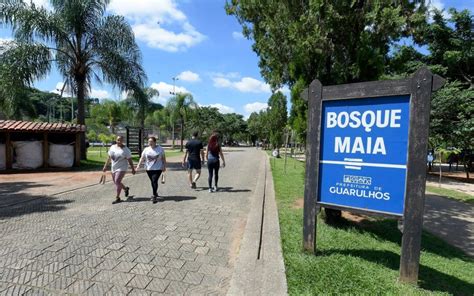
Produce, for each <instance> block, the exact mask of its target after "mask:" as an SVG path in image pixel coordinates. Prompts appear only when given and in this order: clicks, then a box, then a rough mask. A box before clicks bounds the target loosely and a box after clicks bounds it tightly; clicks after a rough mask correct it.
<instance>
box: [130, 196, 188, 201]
mask: <svg viewBox="0 0 474 296" xmlns="http://www.w3.org/2000/svg"><path fill="white" fill-rule="evenodd" d="M193 199H196V197H195V196H163V195H160V198H159V199H158V202H167V201H175V202H180V201H186V200H193ZM125 201H126V202H143V201H146V202H150V203H151V197H135V196H133V195H131V196H130V197H129V198H128V199H126V200H125Z"/></svg>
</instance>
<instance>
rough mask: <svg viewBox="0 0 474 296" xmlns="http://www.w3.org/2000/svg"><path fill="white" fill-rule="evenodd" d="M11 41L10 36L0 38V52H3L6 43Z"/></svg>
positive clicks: (5, 48)
mask: <svg viewBox="0 0 474 296" xmlns="http://www.w3.org/2000/svg"><path fill="white" fill-rule="evenodd" d="M11 41H13V39H11V38H0V53H3V52H4V51H5V50H7V48H8V47H9V46H8V43H9V42H11Z"/></svg>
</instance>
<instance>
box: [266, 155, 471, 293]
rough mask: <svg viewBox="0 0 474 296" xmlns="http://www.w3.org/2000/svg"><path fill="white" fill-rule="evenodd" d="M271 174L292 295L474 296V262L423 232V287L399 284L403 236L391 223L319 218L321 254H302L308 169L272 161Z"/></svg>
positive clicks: (295, 162)
mask: <svg viewBox="0 0 474 296" xmlns="http://www.w3.org/2000/svg"><path fill="white" fill-rule="evenodd" d="M271 164H272V172H273V179H274V183H275V192H276V199H277V204H278V213H279V220H280V229H281V240H282V248H283V256H284V261H285V267H286V276H287V281H288V292H289V294H290V295H320V294H324V295H327V294H331V295H338V294H352V295H374V294H375V295H380V294H384V295H431V294H435V295H447V294H454V295H472V294H473V291H474V260H473V259H472V258H470V257H468V256H467V255H465V254H464V253H463V252H461V251H460V250H458V249H456V248H454V247H452V246H450V245H448V244H447V243H445V242H444V241H442V240H441V239H439V238H437V237H435V236H433V235H431V234H429V233H427V232H424V233H423V237H422V252H421V260H420V272H419V285H418V286H415V285H409V284H401V283H399V282H398V281H397V278H398V268H399V263H400V249H401V248H400V246H401V233H400V232H399V231H398V229H397V222H396V221H395V220H390V219H372V218H370V219H365V220H363V221H361V222H358V223H356V222H352V221H348V220H344V222H343V223H341V225H339V226H338V227H333V226H329V225H327V224H325V223H324V222H323V220H322V219H320V218H318V225H317V255H316V256H314V255H313V254H309V253H306V252H304V251H303V250H302V245H303V243H302V237H303V209H302V208H301V206H298V202H297V201H301V199H302V198H303V192H304V164H303V163H301V162H298V161H295V160H293V159H288V165H287V174H286V175H285V174H284V172H283V171H284V170H283V166H284V160H283V159H272V160H271Z"/></svg>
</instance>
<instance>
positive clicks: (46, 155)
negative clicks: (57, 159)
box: [43, 132, 49, 168]
mask: <svg viewBox="0 0 474 296" xmlns="http://www.w3.org/2000/svg"><path fill="white" fill-rule="evenodd" d="M47 167H49V145H48V132H44V133H43V168H47Z"/></svg>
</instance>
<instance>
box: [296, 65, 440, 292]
mask: <svg viewBox="0 0 474 296" xmlns="http://www.w3.org/2000/svg"><path fill="white" fill-rule="evenodd" d="M444 82H445V80H444V79H443V78H441V77H440V76H438V75H433V74H432V73H431V71H430V70H429V69H428V68H426V67H422V68H420V69H419V70H418V71H416V72H415V74H414V75H413V76H412V77H410V78H406V79H399V80H385V81H374V82H362V83H352V84H342V85H333V86H323V85H322V84H321V82H320V81H319V80H317V79H316V80H314V81H313V82H312V83H311V84H310V86H309V88H308V89H305V90H304V91H303V93H302V94H301V96H302V97H303V98H308V128H307V137H306V138H307V141H306V143H307V149H306V172H305V189H304V209H303V247H304V249H305V250H307V251H312V252H313V253H314V252H316V231H317V218H316V217H317V213H318V212H319V210H320V208H321V207H325V208H331V209H337V210H347V211H350V212H355V213H363V214H369V215H376V216H384V217H390V218H400V216H398V215H392V214H388V213H378V212H373V211H370V210H362V209H354V208H351V207H347V206H335V205H332V204H323V203H320V202H318V196H317V194H318V191H319V184H318V180H319V175H320V172H319V165H320V161H319V159H320V145H321V139H320V136H321V118H322V116H321V115H322V114H321V111H322V104H323V102H324V101H332V100H350V99H364V98H373V99H374V100H376V99H377V98H380V97H389V96H403V95H408V96H409V97H410V101H409V120H408V122H409V130H408V146H407V169H406V181H405V188H404V192H405V200H404V211H403V218H402V219H403V221H404V226H403V237H402V250H401V257H400V275H399V280H400V281H401V282H409V283H416V282H417V281H418V270H419V260H420V248H421V232H422V227H423V211H424V204H425V185H426V184H425V183H426V151H427V148H428V132H429V118H430V107H431V93H432V92H433V91H436V90H438V89H439V88H441V87H442V86H443V84H444Z"/></svg>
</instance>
